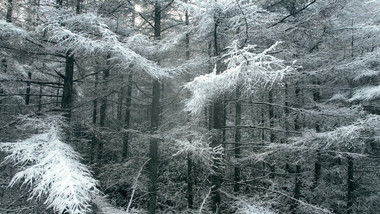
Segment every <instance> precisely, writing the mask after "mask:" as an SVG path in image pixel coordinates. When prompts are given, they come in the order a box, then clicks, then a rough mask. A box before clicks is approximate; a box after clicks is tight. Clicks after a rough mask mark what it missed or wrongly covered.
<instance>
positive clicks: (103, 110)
mask: <svg viewBox="0 0 380 214" xmlns="http://www.w3.org/2000/svg"><path fill="white" fill-rule="evenodd" d="M109 58H110V55H108V56H107V62H106V66H107V68H106V69H105V70H104V71H103V95H102V98H101V100H100V111H99V126H100V127H105V125H106V116H107V102H108V99H107V96H106V95H105V94H106V91H107V86H108V78H109V76H110V70H109V68H108V65H109V64H108V63H109V62H108V60H109ZM103 144H104V143H103V141H102V140H98V148H97V150H98V152H97V154H98V157H97V162H98V163H99V164H100V163H101V161H102V158H103V147H104V145H103Z"/></svg>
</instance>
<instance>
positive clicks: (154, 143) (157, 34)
mask: <svg viewBox="0 0 380 214" xmlns="http://www.w3.org/2000/svg"><path fill="white" fill-rule="evenodd" d="M154 38H155V39H157V40H159V39H160V38H161V6H160V5H159V3H158V2H157V3H156V4H155V8H154ZM160 92H161V90H160V82H159V81H158V79H154V80H153V91H152V105H151V124H150V125H151V131H152V132H156V131H157V130H158V126H159V120H160ZM149 158H150V160H149V181H150V182H149V186H148V191H149V199H148V213H149V214H154V213H156V207H157V172H158V139H155V138H152V139H151V140H150V143H149Z"/></svg>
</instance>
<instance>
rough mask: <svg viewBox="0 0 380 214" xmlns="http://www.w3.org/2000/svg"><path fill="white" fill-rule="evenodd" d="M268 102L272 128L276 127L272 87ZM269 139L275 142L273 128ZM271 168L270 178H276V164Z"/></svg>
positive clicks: (270, 165) (270, 166)
mask: <svg viewBox="0 0 380 214" xmlns="http://www.w3.org/2000/svg"><path fill="white" fill-rule="evenodd" d="M268 102H269V111H268V115H269V127H270V128H271V129H272V128H273V127H274V109H273V105H272V104H273V89H270V90H269V92H268ZM269 141H270V142H271V143H273V142H274V141H275V135H274V132H273V131H272V130H270V134H269ZM269 169H270V171H271V172H270V176H269V177H270V178H271V179H274V177H275V170H276V168H275V165H274V164H269Z"/></svg>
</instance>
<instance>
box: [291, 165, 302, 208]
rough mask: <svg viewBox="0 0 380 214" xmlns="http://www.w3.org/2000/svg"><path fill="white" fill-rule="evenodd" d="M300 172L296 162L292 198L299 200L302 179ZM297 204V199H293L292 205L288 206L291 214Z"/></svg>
mask: <svg viewBox="0 0 380 214" xmlns="http://www.w3.org/2000/svg"><path fill="white" fill-rule="evenodd" d="M300 173H301V166H300V165H298V164H297V165H296V176H295V185H294V195H293V198H294V199H296V200H299V199H300V196H301V184H302V180H301V178H300V176H301V175H300ZM297 206H298V201H293V202H292V205H291V206H290V211H291V213H292V214H293V213H297V212H296V208H297Z"/></svg>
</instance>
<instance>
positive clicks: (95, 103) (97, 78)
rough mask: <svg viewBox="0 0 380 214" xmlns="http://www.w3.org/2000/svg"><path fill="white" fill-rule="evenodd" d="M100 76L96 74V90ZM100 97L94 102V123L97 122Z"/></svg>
mask: <svg viewBox="0 0 380 214" xmlns="http://www.w3.org/2000/svg"><path fill="white" fill-rule="evenodd" d="M98 83H99V76H98V74H95V91H97V90H98ZM97 111H98V98H95V99H94V101H93V102H92V124H94V125H95V124H96V121H97V117H98V112H97Z"/></svg>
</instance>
